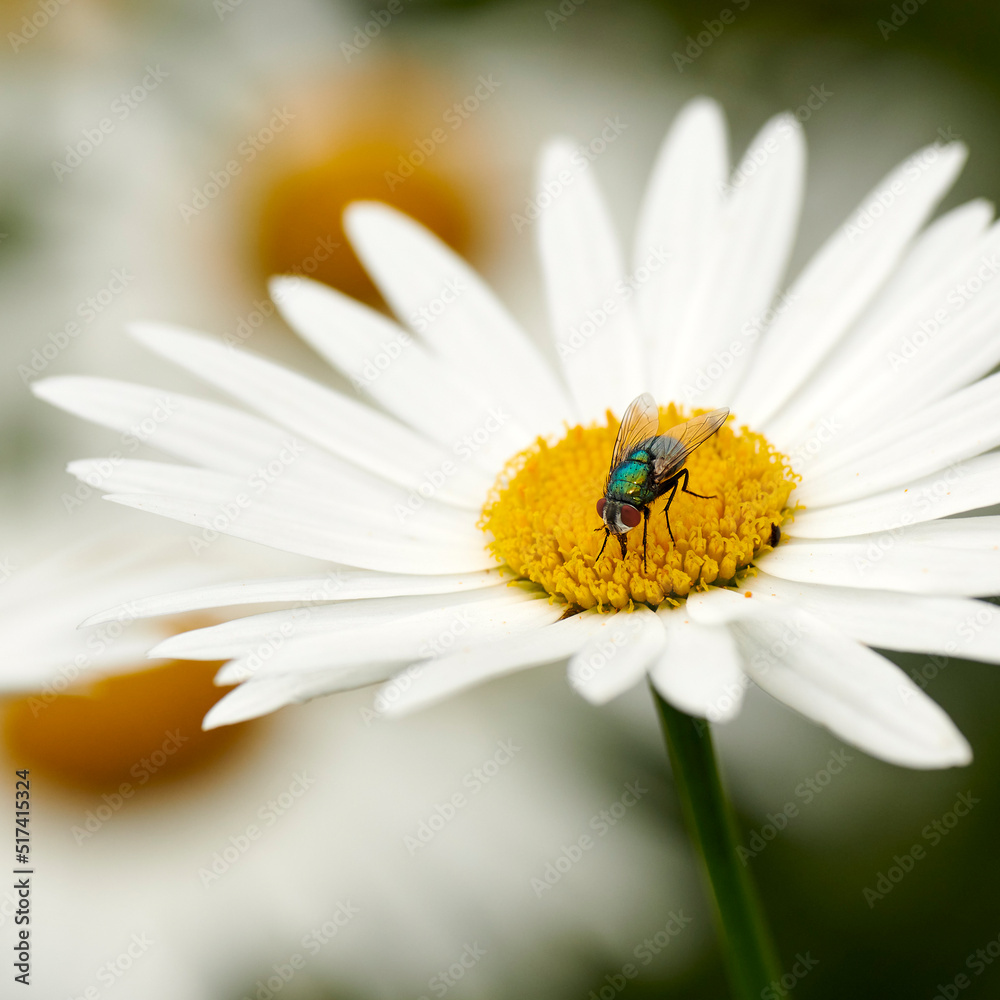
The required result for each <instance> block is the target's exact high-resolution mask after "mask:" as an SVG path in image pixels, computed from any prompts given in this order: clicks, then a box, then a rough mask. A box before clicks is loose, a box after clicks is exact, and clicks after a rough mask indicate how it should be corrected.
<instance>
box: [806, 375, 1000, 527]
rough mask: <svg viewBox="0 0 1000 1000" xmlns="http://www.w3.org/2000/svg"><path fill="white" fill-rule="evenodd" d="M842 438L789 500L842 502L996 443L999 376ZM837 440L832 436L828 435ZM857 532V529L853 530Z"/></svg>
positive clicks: (808, 503) (815, 464)
mask: <svg viewBox="0 0 1000 1000" xmlns="http://www.w3.org/2000/svg"><path fill="white" fill-rule="evenodd" d="M845 436H846V437H847V438H848V441H847V442H846V443H845V442H838V443H840V445H841V446H840V447H839V448H837V449H836V450H834V451H833V453H832V454H831V455H829V457H827V455H826V454H824V453H822V452H821V453H820V454H819V456H818V457H817V458H816V459H815V461H812V462H810V463H809V464H808V466H807V467H806V469H805V470H804V477H803V481H802V483H801V484H800V485H799V486H798V487H797V488H796V490H795V501H797V502H799V503H802V504H805V506H806V507H814V506H822V507H826V506H828V505H830V504H835V503H843V502H845V501H848V500H854V499H857V498H858V497H865V496H871V495H872V494H874V493H879V492H881V491H882V490H884V489H886V488H888V487H891V486H901V485H904V484H906V483H909V482H912V481H914V480H916V479H919V478H921V477H923V476H926V475H928V474H929V473H932V472H935V471H937V470H938V469H944V468H946V467H947V466H950V465H953V464H954V463H956V462H961V461H962V460H963V459H967V458H971V457H973V456H975V455H979V454H982V453H983V452H984V451H988V450H989V449H990V448H994V447H996V445H998V444H1000V374H997V375H991V376H990V377H989V378H985V379H983V380H982V381H980V382H976V383H975V384H974V385H970V386H968V387H967V388H965V389H962V390H961V391H960V392H957V393H955V394H954V395H953V396H949V397H947V398H946V399H942V400H939V401H938V402H937V403H934V404H932V405H930V406H927V407H926V408H924V409H922V410H920V411H919V412H918V413H915V414H914V415H913V416H911V417H909V418H908V419H906V420H902V421H899V422H895V423H891V424H888V425H886V426H885V427H884V428H883V429H877V430H874V431H873V432H870V433H867V434H863V435H854V434H851V435H845ZM833 439H834V440H835V441H836V440H837V438H836V435H834V438H833ZM855 534H857V532H855Z"/></svg>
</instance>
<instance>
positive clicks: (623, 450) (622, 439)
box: [611, 392, 660, 469]
mask: <svg viewBox="0 0 1000 1000" xmlns="http://www.w3.org/2000/svg"><path fill="white" fill-rule="evenodd" d="M659 426H660V411H659V410H658V409H657V408H656V401H655V400H654V399H653V397H652V396H651V395H650V394H649V393H648V392H644V393H643V394H642V395H641V396H636V397H635V399H633V400H632V402H631V403H629V406H628V409H627V410H626V411H625V416H624V417H622V423H621V427H619V428H618V437H617V438H615V450H614V452H613V454H612V455H611V468H612V469H616V468H617V467H618V466H619V465H620V464H621V463H622V462H624V461H625V459H626V458H628V457H629V455H631V454H632V452H633V451H635V447H636V445H638V444H641V443H642V442H643V441H648V440H649V439H650V438H651V437H655V436H656V431H657V429H658V428H659Z"/></svg>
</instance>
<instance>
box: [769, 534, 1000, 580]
mask: <svg viewBox="0 0 1000 1000" xmlns="http://www.w3.org/2000/svg"><path fill="white" fill-rule="evenodd" d="M757 566H758V567H759V568H760V569H762V570H764V571H765V572H766V573H770V574H771V575H772V576H777V577H781V578H782V579H784V580H797V581H799V582H802V583H825V584H830V585H832V586H836V587H862V588H864V589H873V590H898V591H903V592H904V593H911V594H947V595H953V596H985V595H989V594H996V593H1000V517H967V518H958V519H952V520H945V521H931V522H929V523H926V524H915V525H912V526H910V527H906V528H898V529H896V530H895V531H892V532H883V533H882V534H881V535H858V536H855V537H852V538H837V539H832V540H828V541H824V540H814V539H807V538H804V539H798V538H791V539H789V540H788V541H787V542H785V543H783V544H781V545H779V546H778V547H777V548H776V549H775V550H774V551H773V552H769V553H767V555H765V556H763V557H761V558H760V559H759V560H757Z"/></svg>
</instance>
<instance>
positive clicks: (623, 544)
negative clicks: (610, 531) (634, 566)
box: [615, 535, 628, 559]
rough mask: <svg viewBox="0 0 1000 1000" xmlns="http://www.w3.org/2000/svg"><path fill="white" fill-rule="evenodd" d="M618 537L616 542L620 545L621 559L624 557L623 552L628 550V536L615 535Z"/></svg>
mask: <svg viewBox="0 0 1000 1000" xmlns="http://www.w3.org/2000/svg"><path fill="white" fill-rule="evenodd" d="M615 537H617V539H618V544H619V545H620V546H621V547H622V559H624V558H625V553H626V551H627V550H628V538H627V537H626V536H625V535H617V536H615Z"/></svg>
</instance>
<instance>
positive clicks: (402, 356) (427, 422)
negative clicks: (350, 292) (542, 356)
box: [271, 278, 538, 469]
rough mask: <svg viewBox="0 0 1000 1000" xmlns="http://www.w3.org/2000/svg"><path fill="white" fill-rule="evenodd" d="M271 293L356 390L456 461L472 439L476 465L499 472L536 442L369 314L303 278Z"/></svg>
mask: <svg viewBox="0 0 1000 1000" xmlns="http://www.w3.org/2000/svg"><path fill="white" fill-rule="evenodd" d="M271 293H272V298H273V299H274V301H275V302H276V303H277V304H278V308H279V309H280V311H281V314H282V316H284V317H285V319H286V320H287V321H288V323H289V324H290V325H291V326H292V327H294V328H295V330H296V331H297V332H298V333H299V334H300V336H302V337H303V338H304V339H306V340H307V341H309V343H310V344H312V346H313V347H314V348H316V350H317V351H318V352H319V353H320V354H322V355H323V357H325V358H326V359H327V361H329V362H330V363H331V364H332V365H333V366H334V367H335V368H338V369H340V371H341V372H343V373H344V375H346V376H347V377H348V378H350V379H351V381H352V384H353V385H354V386H355V388H356V389H358V390H359V391H364V392H365V393H367V394H368V395H370V396H371V397H372V399H374V400H375V401H376V402H377V403H379V404H380V405H381V406H383V407H384V408H385V409H386V410H388V411H389V412H390V413H392V414H393V415H394V416H396V417H398V418H399V419H400V420H402V421H403V422H404V423H408V424H409V425H410V426H411V427H413V428H415V429H416V430H418V431H420V432H421V433H422V434H424V435H426V436H427V437H428V438H430V439H431V440H433V441H436V442H437V443H438V444H441V445H444V446H445V447H446V448H447V449H448V450H449V451H453V452H456V453H460V451H459V449H460V448H461V446H462V441H463V438H466V437H471V438H472V439H473V440H474V441H475V442H476V448H475V457H476V459H477V461H480V463H481V464H485V465H486V466H488V467H489V468H490V469H494V468H501V467H502V466H503V464H504V463H505V462H506V461H507V459H509V458H510V456H511V455H513V454H516V453H517V452H518V451H520V450H521V449H522V448H523V447H525V446H526V445H527V444H529V443H530V442H531V441H533V440H534V438H535V436H536V435H537V433H538V428H534V429H532V430H526V429H525V428H524V427H523V426H521V425H520V424H518V423H517V421H516V420H514V419H513V418H512V417H511V414H510V413H508V412H507V411H506V410H505V408H504V407H503V406H500V405H498V404H497V402H496V400H494V399H493V398H491V397H490V395H489V393H488V392H486V391H485V390H484V389H483V388H481V387H480V386H477V385H475V384H474V383H472V382H468V381H466V380H464V379H462V378H461V377H460V376H459V375H458V374H457V373H456V372H455V371H454V369H453V368H452V367H451V366H450V365H449V364H448V363H447V362H446V361H445V360H444V359H442V358H439V357H436V356H435V355H433V354H432V353H431V352H430V351H428V350H427V349H426V348H425V347H424V346H423V345H422V344H420V343H418V342H417V341H416V340H415V339H414V337H412V336H411V335H410V334H409V333H407V332H406V331H405V330H404V329H402V327H400V326H398V325H397V324H395V323H393V322H392V321H391V320H388V319H386V317H384V316H382V315H381V314H380V313H377V312H375V310H374V309H369V308H368V307H367V306H365V305H362V304H361V303H360V302H355V301H354V300H353V299H350V298H348V297H347V296H346V295H342V294H341V293H340V292H337V291H335V290H334V289H332V288H328V287H326V286H325V285H321V284H319V283H318V282H315V281H308V280H306V279H303V278H274V279H272V281H271ZM476 335H477V336H479V335H480V334H479V333H478V332H477V334H476Z"/></svg>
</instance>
